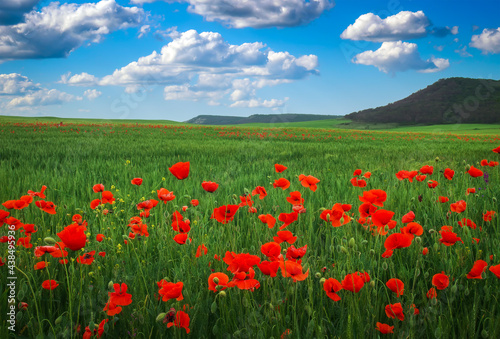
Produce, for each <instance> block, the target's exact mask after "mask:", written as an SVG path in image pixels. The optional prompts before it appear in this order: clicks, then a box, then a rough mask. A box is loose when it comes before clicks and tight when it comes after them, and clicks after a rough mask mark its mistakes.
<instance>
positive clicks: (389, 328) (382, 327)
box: [375, 322, 394, 334]
mask: <svg viewBox="0 0 500 339" xmlns="http://www.w3.org/2000/svg"><path fill="white" fill-rule="evenodd" d="M375 325H376V327H375V329H376V330H377V331H379V332H380V333H382V334H387V333H394V332H393V330H394V326H389V325H387V324H382V323H379V322H377V323H376V324H375Z"/></svg>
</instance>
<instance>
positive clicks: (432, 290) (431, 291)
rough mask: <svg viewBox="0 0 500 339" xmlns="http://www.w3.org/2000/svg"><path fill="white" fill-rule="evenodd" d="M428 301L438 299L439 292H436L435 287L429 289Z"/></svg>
mask: <svg viewBox="0 0 500 339" xmlns="http://www.w3.org/2000/svg"><path fill="white" fill-rule="evenodd" d="M426 295H427V299H433V298H436V297H437V292H436V289H435V288H434V287H431V288H430V289H429V291H428V292H427V294H426Z"/></svg>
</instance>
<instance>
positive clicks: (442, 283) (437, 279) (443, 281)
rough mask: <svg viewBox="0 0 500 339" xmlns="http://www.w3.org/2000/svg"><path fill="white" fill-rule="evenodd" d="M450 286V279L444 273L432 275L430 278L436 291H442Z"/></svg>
mask: <svg viewBox="0 0 500 339" xmlns="http://www.w3.org/2000/svg"><path fill="white" fill-rule="evenodd" d="M449 284H450V277H449V276H447V275H446V274H444V271H443V272H441V273H437V274H434V276H433V277H432V285H433V286H435V287H436V288H437V289H438V290H444V289H445V288H446V287H448V285H449Z"/></svg>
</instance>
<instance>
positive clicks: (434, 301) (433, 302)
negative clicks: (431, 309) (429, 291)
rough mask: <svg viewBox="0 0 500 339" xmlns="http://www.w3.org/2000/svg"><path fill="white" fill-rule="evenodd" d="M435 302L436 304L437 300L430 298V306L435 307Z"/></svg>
mask: <svg viewBox="0 0 500 339" xmlns="http://www.w3.org/2000/svg"><path fill="white" fill-rule="evenodd" d="M437 302H438V301H437V298H432V299H431V304H432V305H433V306H436V304H437Z"/></svg>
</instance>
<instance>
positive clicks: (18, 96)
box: [0, 73, 81, 108]
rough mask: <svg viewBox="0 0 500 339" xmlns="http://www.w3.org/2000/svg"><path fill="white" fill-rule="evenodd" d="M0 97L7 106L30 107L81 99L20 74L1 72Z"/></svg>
mask: <svg viewBox="0 0 500 339" xmlns="http://www.w3.org/2000/svg"><path fill="white" fill-rule="evenodd" d="M0 99H2V102H3V103H4V104H3V105H2V106H4V107H5V106H6V107H9V108H11V107H29V106H46V105H58V104H61V103H63V102H67V101H73V100H81V97H76V96H74V95H72V94H69V93H65V92H61V91H59V90H56V89H47V88H43V87H41V85H40V84H36V83H34V82H33V81H32V80H30V79H29V78H27V77H25V76H23V75H21V74H18V73H11V74H0Z"/></svg>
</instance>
